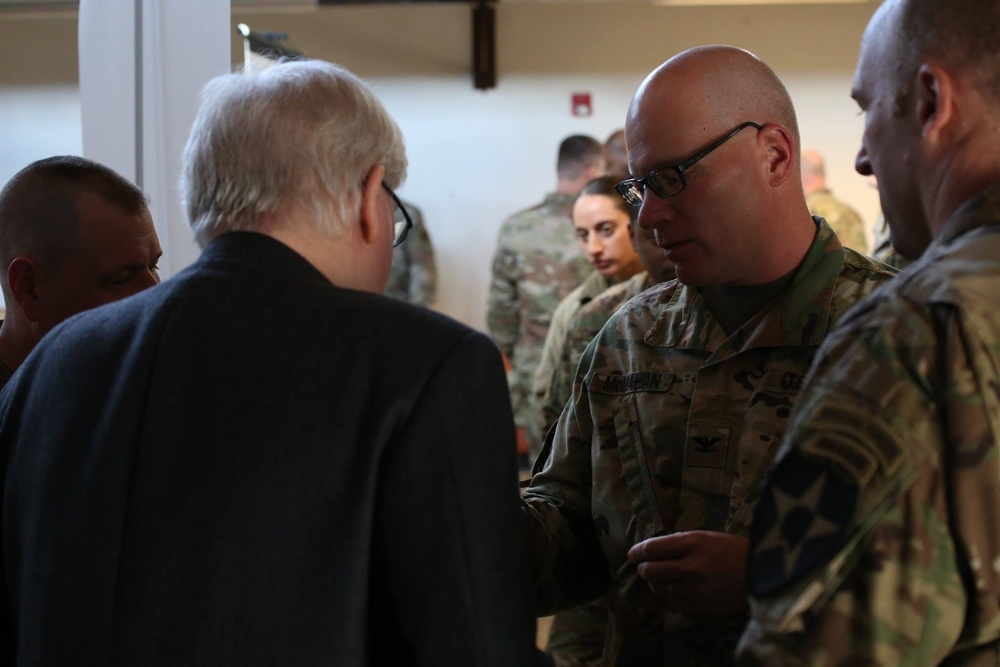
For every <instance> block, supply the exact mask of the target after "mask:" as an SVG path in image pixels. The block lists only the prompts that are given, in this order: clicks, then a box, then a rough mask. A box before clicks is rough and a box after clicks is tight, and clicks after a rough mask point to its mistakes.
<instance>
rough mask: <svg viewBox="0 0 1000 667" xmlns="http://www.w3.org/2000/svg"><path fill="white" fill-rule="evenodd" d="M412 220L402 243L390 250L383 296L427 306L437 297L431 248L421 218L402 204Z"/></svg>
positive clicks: (409, 207) (419, 213) (432, 248)
mask: <svg viewBox="0 0 1000 667" xmlns="http://www.w3.org/2000/svg"><path fill="white" fill-rule="evenodd" d="M403 206H405V207H406V212H407V213H409V214H410V219H411V220H412V221H413V229H411V230H410V233H409V234H407V235H406V240H405V241H403V242H402V243H400V244H399V245H398V246H396V247H395V248H393V249H392V268H391V269H390V271H389V282H388V283H386V286H385V292H384V294H385V295H386V296H391V297H392V298H394V299H399V300H400V301H407V302H409V303H413V304H416V305H418V306H427V307H430V306H431V305H433V304H434V300H435V298H436V297H437V266H436V265H435V263H434V247H433V246H432V245H431V237H430V234H428V233H427V227H426V226H424V216H423V214H422V213H421V212H420V209H418V208H417V207H416V206H414V205H413V204H411V203H409V202H403Z"/></svg>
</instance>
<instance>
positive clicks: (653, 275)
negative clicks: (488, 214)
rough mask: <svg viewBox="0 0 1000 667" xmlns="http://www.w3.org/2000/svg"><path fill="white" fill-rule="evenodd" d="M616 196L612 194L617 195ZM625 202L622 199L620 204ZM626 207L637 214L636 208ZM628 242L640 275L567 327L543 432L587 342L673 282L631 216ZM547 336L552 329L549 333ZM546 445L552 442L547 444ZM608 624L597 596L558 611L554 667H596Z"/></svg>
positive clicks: (551, 646)
mask: <svg viewBox="0 0 1000 667" xmlns="http://www.w3.org/2000/svg"><path fill="white" fill-rule="evenodd" d="M616 196H617V194H616ZM619 199H620V200H621V198H620V197H619ZM621 201H624V200H621ZM630 209H631V210H632V211H633V212H635V213H638V210H637V209H636V208H635V207H630ZM631 230H632V243H633V245H634V246H635V250H636V254H637V255H638V256H639V258H640V259H641V260H642V264H643V266H644V267H645V269H646V270H645V271H640V272H639V273H637V274H635V275H634V276H632V277H631V278H629V279H628V280H625V281H624V282H620V283H618V284H616V285H612V286H611V287H609V288H608V289H607V290H605V291H604V292H602V293H601V294H599V295H597V296H596V297H594V299H593V300H591V301H589V302H588V303H586V304H584V305H583V306H581V307H580V309H579V310H578V311H576V314H574V315H573V317H572V318H570V320H569V322H568V324H567V331H566V336H565V338H566V341H565V344H564V345H563V349H562V353H561V358H560V359H559V361H558V365H557V367H556V370H555V373H553V375H552V381H551V383H550V386H549V388H548V391H547V392H546V394H545V402H544V403H543V405H542V417H543V419H544V420H546V421H545V424H546V426H545V428H544V429H543V432H545V433H547V432H548V430H549V428H550V426H551V425H552V424H554V423H555V422H556V420H558V419H559V415H560V414H562V409H563V407H564V406H565V405H566V402H567V401H568V400H569V398H570V396H571V395H572V393H573V379H574V378H575V377H576V368H577V366H578V365H579V363H580V357H581V356H582V355H583V351H584V349H586V347H587V345H589V344H590V341H592V340H593V339H594V337H595V336H597V334H598V333H600V331H601V328H602V327H603V326H604V324H605V323H606V322H607V321H608V318H610V317H611V315H613V314H614V312H615V311H616V310H618V308H619V307H621V305H622V304H624V303H625V302H626V301H628V300H629V299H631V298H632V297H634V296H636V295H637V294H639V293H640V292H642V291H644V290H646V289H649V288H650V287H652V286H653V285H657V284H659V283H662V282H666V281H668V280H673V279H674V265H673V262H671V261H670V260H669V259H667V257H666V255H664V254H663V250H661V249H660V247H659V246H657V245H656V241H655V239H654V238H653V232H651V231H650V230H648V229H643V228H641V227H639V225H637V224H636V220H635V219H634V218H633V220H632V225H631ZM549 333H550V334H551V330H550V332H549ZM549 442H551V440H550V441H549ZM546 458H548V450H547V449H543V450H542V453H541V454H540V455H539V457H538V460H537V461H535V468H534V470H535V472H539V471H541V469H542V468H543V467H544V464H545V459H546ZM607 625H608V611H607V600H606V599H605V598H603V597H602V598H600V599H598V600H594V601H592V602H588V603H587V604H584V605H581V606H579V607H577V608H576V609H571V610H569V611H565V612H561V613H559V614H557V615H556V616H555V618H553V619H552V625H551V626H550V628H549V641H548V645H547V650H548V652H549V653H550V654H551V655H552V656H553V658H554V659H555V662H556V665H557V667H597V666H598V665H600V664H601V655H602V654H603V652H604V632H605V630H606V629H607Z"/></svg>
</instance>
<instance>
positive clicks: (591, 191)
mask: <svg viewBox="0 0 1000 667" xmlns="http://www.w3.org/2000/svg"><path fill="white" fill-rule="evenodd" d="M616 183H618V179H617V177H615V176H598V177H597V178H593V179H591V180H589V181H587V184H586V185H584V186H583V189H582V190H580V194H579V197H582V196H584V195H602V196H604V197H608V198H610V199H611V200H612V201H613V202H614V203H615V207H616V208H619V209H621V210H622V211H624V212H625V213H628V218H629V221H630V222H635V221H636V219H637V218H638V217H639V207H638V206H629V205H628V204H626V203H625V200H624V199H622V196H621V195H620V194H618V191H617V190H615V184H616ZM579 197H578V198H579Z"/></svg>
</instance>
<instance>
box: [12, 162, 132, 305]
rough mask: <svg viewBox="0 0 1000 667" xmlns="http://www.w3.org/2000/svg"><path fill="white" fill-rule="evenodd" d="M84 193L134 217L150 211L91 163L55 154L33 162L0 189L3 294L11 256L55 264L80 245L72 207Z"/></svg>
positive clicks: (122, 182)
mask: <svg viewBox="0 0 1000 667" xmlns="http://www.w3.org/2000/svg"><path fill="white" fill-rule="evenodd" d="M83 192H90V193H93V194H95V195H97V196H99V197H101V198H102V199H104V200H105V201H107V202H109V203H111V204H114V205H115V206H118V207H121V208H122V209H123V210H125V211H127V212H128V213H132V214H135V215H144V214H145V213H146V212H147V211H148V208H149V202H148V200H147V199H146V195H145V194H143V192H142V190H140V189H139V188H138V187H136V186H135V184H133V183H132V182H130V181H129V180H128V179H127V178H125V177H124V176H122V175H121V174H119V173H118V172H116V171H114V170H113V169H109V168H108V167H105V166H104V165H102V164H98V163H97V162H94V161H92V160H88V159H86V158H82V157H78V156H75V155H58V156H55V157H50V158H46V159H44V160H38V161H37V162H32V163H31V164H29V165H28V166H27V167H25V168H24V169H22V170H21V171H19V172H17V173H16V174H15V175H14V177H13V178H11V179H10V181H8V182H7V185H5V186H4V188H3V190H0V285H2V286H3V288H4V289H5V290H6V289H7V267H8V266H9V265H10V262H11V260H13V259H14V258H15V257H18V256H20V255H29V256H32V257H35V258H36V259H38V260H39V261H43V262H59V261H60V260H61V259H62V258H63V257H65V256H67V255H68V254H69V253H70V252H72V250H73V248H74V247H75V246H77V245H78V244H79V241H80V230H79V227H78V226H77V207H76V205H77V200H78V199H79V197H80V195H81V193H83Z"/></svg>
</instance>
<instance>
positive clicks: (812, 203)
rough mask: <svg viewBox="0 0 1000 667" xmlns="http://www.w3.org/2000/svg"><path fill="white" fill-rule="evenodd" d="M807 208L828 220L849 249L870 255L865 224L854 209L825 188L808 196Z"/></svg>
mask: <svg viewBox="0 0 1000 667" xmlns="http://www.w3.org/2000/svg"><path fill="white" fill-rule="evenodd" d="M806 206H807V207H809V212H810V213H812V214H813V215H818V216H819V217H821V218H823V219H824V220H826V222H827V223H828V224H829V225H830V226H831V227H833V231H834V232H836V233H837V238H839V239H840V242H841V243H843V244H844V245H845V246H847V247H848V248H854V249H855V250H857V251H858V252H860V253H861V254H863V255H865V254H867V253H868V240H867V239H866V238H865V223H864V222H862V220H861V216H860V215H859V214H858V212H857V211H855V210H854V209H853V208H851V207H850V206H848V205H847V204H845V203H844V202H842V201H840V200H839V199H837V198H836V197H834V196H833V193H832V192H830V191H829V190H827V189H826V188H823V189H821V190H815V191H813V192H811V193H809V194H808V195H806Z"/></svg>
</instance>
